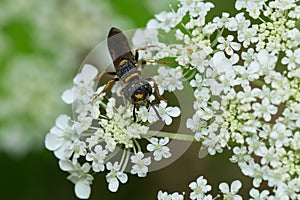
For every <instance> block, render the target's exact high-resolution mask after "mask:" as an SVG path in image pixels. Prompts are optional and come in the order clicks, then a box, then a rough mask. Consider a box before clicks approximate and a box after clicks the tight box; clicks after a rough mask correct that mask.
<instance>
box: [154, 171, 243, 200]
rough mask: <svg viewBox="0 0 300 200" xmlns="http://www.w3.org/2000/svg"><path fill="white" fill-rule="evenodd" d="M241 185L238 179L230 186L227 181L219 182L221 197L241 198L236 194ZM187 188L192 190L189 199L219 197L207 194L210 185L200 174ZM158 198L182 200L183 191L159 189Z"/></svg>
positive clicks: (231, 199) (235, 199)
mask: <svg viewBox="0 0 300 200" xmlns="http://www.w3.org/2000/svg"><path fill="white" fill-rule="evenodd" d="M241 187H242V183H241V182H240V181H239V180H235V181H233V182H232V183H231V185H230V188H229V185H228V184H227V183H224V182H223V183H220V185H219V189H220V193H222V195H223V199H228V200H242V197H241V196H240V195H239V194H237V193H238V191H239V190H240V188H241ZM189 188H190V189H191V190H192V191H191V193H190V195H189V197H190V198H189V199H191V200H195V199H196V200H213V199H216V198H218V197H219V195H218V196H216V197H213V196H212V195H211V194H207V193H208V192H210V191H211V189H212V187H211V185H208V184H207V180H206V179H205V178H204V177H203V176H200V177H198V178H197V180H196V181H195V182H192V183H190V184H189ZM157 199H158V200H183V199H184V193H183V194H179V193H178V192H174V193H172V194H168V193H167V192H162V191H159V192H158V194H157Z"/></svg>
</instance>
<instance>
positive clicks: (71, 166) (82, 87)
mask: <svg viewBox="0 0 300 200" xmlns="http://www.w3.org/2000/svg"><path fill="white" fill-rule="evenodd" d="M97 74H98V70H97V69H96V68H95V67H93V66H92V65H89V64H86V65H84V67H83V68H82V70H81V72H80V73H78V74H77V75H76V77H75V78H74V87H73V88H71V89H69V90H66V91H65V92H64V93H63V94H62V99H63V101H64V102H65V103H67V104H72V105H73V112H74V113H73V114H74V115H75V119H73V120H72V119H70V117H68V116H67V115H60V116H59V117H58V118H57V120H56V125H55V126H54V127H53V128H52V129H51V130H50V133H48V134H47V136H46V139H45V145H46V147H47V149H49V150H51V151H53V152H54V154H55V156H56V157H57V158H58V159H59V160H60V161H59V164H60V165H59V166H60V168H61V169H62V170H63V171H67V172H69V173H70V176H69V177H68V179H70V180H71V181H72V182H73V183H74V184H75V193H76V195H77V197H79V198H82V199H86V198H89V196H90V193H91V188H90V185H91V184H92V181H93V176H92V175H91V174H94V173H97V172H103V171H105V170H106V171H108V173H107V175H106V180H107V182H108V189H109V190H110V191H112V192H116V191H117V189H118V187H119V182H121V183H126V182H127V180H128V177H127V174H126V167H128V166H129V164H128V163H129V162H131V165H132V166H131V170H130V173H131V174H133V175H134V174H136V175H137V176H138V177H145V176H146V175H147V173H148V171H149V168H148V167H149V165H150V164H151V157H152V156H149V157H146V156H145V154H144V153H143V152H142V151H141V148H142V147H141V146H140V144H139V141H138V140H139V139H143V138H144V139H146V140H148V141H149V144H148V145H147V150H148V151H149V152H148V153H149V154H150V155H151V154H153V159H154V160H155V161H160V160H161V159H162V158H169V157H171V153H170V149H169V147H168V146H167V144H168V143H169V138H168V137H165V138H162V139H158V138H156V137H152V136H151V135H148V134H147V133H148V130H149V125H150V124H151V123H153V122H156V121H158V120H159V118H158V116H157V115H160V116H159V117H160V118H161V119H162V120H163V121H164V122H165V124H167V125H169V124H171V123H172V117H177V116H179V114H180V110H179V108H178V107H169V106H167V103H166V102H163V101H162V102H160V104H159V105H158V106H157V113H156V112H155V111H153V109H154V108H152V110H151V109H150V110H149V111H148V109H147V107H146V106H140V108H139V112H138V115H137V121H139V123H136V122H133V117H132V109H133V106H132V105H129V103H128V104H126V105H117V99H116V98H114V97H107V96H106V94H105V93H102V94H101V95H100V96H98V97H97V99H96V100H95V102H93V101H92V100H93V97H94V96H95V95H96V94H98V93H99V92H100V91H102V89H103V88H104V86H102V87H99V89H98V91H96V92H95V91H94V89H93V87H94V84H95V79H96V78H97ZM154 106H156V105H154ZM145 113H147V115H146V114H145ZM121 150H122V151H121ZM120 152H121V154H122V158H121V159H118V158H117V155H118V153H120ZM122 152H123V153H122ZM131 152H134V153H133V155H131V154H132V153H131Z"/></svg>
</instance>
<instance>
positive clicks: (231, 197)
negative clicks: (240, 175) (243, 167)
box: [219, 180, 242, 200]
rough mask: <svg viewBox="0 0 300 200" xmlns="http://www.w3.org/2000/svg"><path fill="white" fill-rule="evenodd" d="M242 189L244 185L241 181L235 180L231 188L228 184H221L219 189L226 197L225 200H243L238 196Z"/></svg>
mask: <svg viewBox="0 0 300 200" xmlns="http://www.w3.org/2000/svg"><path fill="white" fill-rule="evenodd" d="M241 187H242V183H241V182H240V181H239V180H235V181H233V182H232V183H231V185H230V188H229V185H228V184H227V183H221V184H220V185H219V189H220V190H221V192H222V193H223V195H224V199H228V200H241V199H242V197H241V196H240V195H238V194H237V192H238V191H239V189H240V188H241Z"/></svg>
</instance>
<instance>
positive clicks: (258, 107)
mask: <svg viewBox="0 0 300 200" xmlns="http://www.w3.org/2000/svg"><path fill="white" fill-rule="evenodd" d="M252 108H253V110H254V113H253V114H254V115H255V116H256V117H263V118H264V120H266V121H270V120H271V115H274V114H276V113H277V110H278V108H277V107H276V106H274V105H272V104H270V100H269V99H268V98H264V99H263V100H262V103H261V104H260V103H254V104H253V105H252Z"/></svg>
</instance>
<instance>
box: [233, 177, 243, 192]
mask: <svg viewBox="0 0 300 200" xmlns="http://www.w3.org/2000/svg"><path fill="white" fill-rule="evenodd" d="M241 187H242V183H241V181H239V180H235V181H233V182H232V183H231V186H230V189H231V192H233V193H237V192H238V191H239V189H240V188H241Z"/></svg>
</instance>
